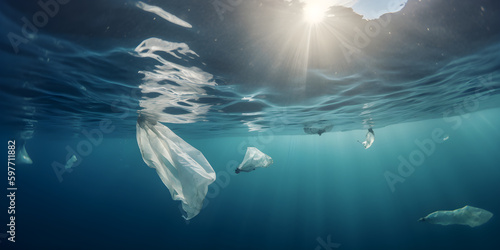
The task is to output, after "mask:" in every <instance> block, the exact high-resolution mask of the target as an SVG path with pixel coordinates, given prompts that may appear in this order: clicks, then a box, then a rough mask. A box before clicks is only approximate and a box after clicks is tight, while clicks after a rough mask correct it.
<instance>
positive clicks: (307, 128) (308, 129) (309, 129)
mask: <svg viewBox="0 0 500 250" xmlns="http://www.w3.org/2000/svg"><path fill="white" fill-rule="evenodd" d="M332 128H333V125H327V126H324V127H311V126H305V127H304V133H306V134H310V135H314V134H317V135H319V136H321V134H323V133H326V132H330V131H332Z"/></svg>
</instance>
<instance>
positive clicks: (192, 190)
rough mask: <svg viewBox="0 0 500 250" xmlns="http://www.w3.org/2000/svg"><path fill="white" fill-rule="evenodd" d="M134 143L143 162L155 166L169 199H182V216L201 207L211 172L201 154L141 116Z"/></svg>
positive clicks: (195, 211)
mask: <svg viewBox="0 0 500 250" xmlns="http://www.w3.org/2000/svg"><path fill="white" fill-rule="evenodd" d="M137 143H138V144H139V148H140V150H141V154H142V158H143V159H144V162H146V164H147V165H148V166H149V167H151V168H154V169H156V172H157V173H158V175H159V176H160V178H161V180H162V181H163V184H165V186H167V188H168V190H169V191H170V194H171V195H172V199H174V200H180V201H181V202H182V209H183V210H184V211H185V212H186V215H183V217H184V219H186V220H189V219H191V218H193V217H195V216H196V215H197V214H198V213H199V212H200V210H201V208H202V205H203V200H204V199H205V196H206V194H207V191H208V185H210V184H211V183H212V182H214V181H215V172H214V170H213V169H212V166H210V163H208V161H207V160H206V159H205V157H204V156H203V154H202V153H201V152H200V151H198V150H197V149H196V148H194V147H193V146H191V145H189V144H188V143H186V142H185V141H184V140H182V139H181V138H180V137H179V136H177V135H176V134H175V133H174V132H172V131H171V130H170V129H169V128H167V127H166V126H164V125H162V124H160V123H158V122H156V121H152V120H148V119H147V118H146V117H144V116H139V119H138V120H137Z"/></svg>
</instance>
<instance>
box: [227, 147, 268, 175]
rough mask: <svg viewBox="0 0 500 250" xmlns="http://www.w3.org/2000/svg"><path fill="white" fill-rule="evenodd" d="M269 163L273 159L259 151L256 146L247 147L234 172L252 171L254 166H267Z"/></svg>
mask: <svg viewBox="0 0 500 250" xmlns="http://www.w3.org/2000/svg"><path fill="white" fill-rule="evenodd" d="M271 164H273V159H272V158H271V157H270V156H268V155H266V154H264V153H262V152H260V151H259V150H258V149H257V148H254V147H248V148H247V153H246V154H245V158H243V162H242V163H241V164H240V165H239V166H238V168H237V169H236V171H235V172H236V173H237V174H238V173H240V172H252V171H254V170H255V169H256V168H267V167H269V166H270V165H271Z"/></svg>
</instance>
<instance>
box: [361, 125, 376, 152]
mask: <svg viewBox="0 0 500 250" xmlns="http://www.w3.org/2000/svg"><path fill="white" fill-rule="evenodd" d="M374 141H375V132H373V129H372V128H369V129H368V133H366V139H365V141H364V142H360V141H358V142H359V143H361V144H363V147H365V149H368V148H369V147H371V146H372V144H373V142H374Z"/></svg>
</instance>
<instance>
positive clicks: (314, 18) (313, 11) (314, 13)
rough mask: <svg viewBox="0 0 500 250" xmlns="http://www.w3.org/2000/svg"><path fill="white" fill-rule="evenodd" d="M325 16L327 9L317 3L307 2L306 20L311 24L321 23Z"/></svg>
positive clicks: (305, 8)
mask: <svg viewBox="0 0 500 250" xmlns="http://www.w3.org/2000/svg"><path fill="white" fill-rule="evenodd" d="M324 17H325V10H324V9H323V8H321V6H319V5H317V4H307V5H306V6H305V7H304V20H305V21H306V22H308V23H310V24H317V23H320V22H321V21H322V20H323V18H324Z"/></svg>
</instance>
